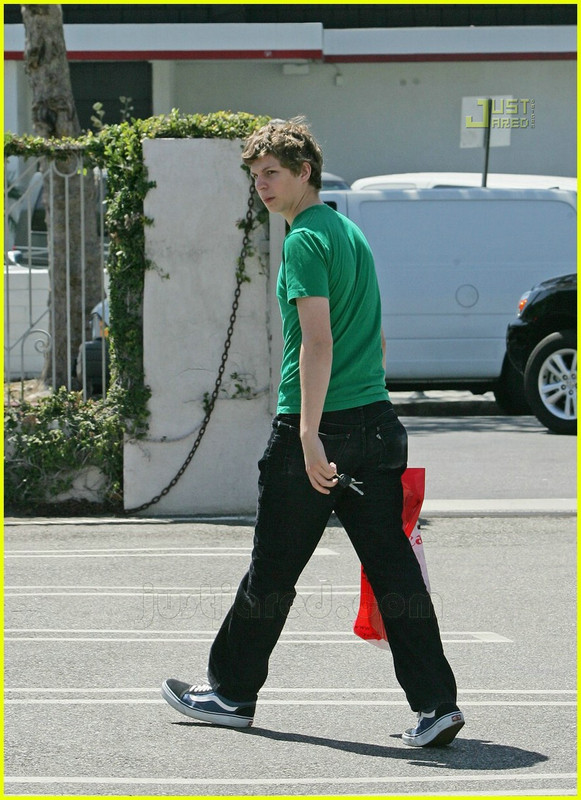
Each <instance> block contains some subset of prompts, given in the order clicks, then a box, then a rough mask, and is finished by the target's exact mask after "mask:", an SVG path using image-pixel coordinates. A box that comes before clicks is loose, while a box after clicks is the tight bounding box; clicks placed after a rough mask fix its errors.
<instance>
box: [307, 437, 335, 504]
mask: <svg viewBox="0 0 581 800" xmlns="http://www.w3.org/2000/svg"><path fill="white" fill-rule="evenodd" d="M301 441H302V445H303V453H304V456H305V469H306V471H307V475H308V476H309V480H310V482H311V486H312V487H313V489H316V490H317V491H318V492H320V493H321V494H329V493H330V490H331V489H332V488H333V486H335V485H336V483H337V478H336V477H335V476H336V475H337V465H336V464H334V463H333V462H331V463H329V462H328V461H327V456H326V455H325V448H324V447H323V443H322V441H321V440H320V438H319V437H318V436H316V435H315V436H311V435H309V436H304V437H302V440H301Z"/></svg>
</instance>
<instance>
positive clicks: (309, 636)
mask: <svg viewBox="0 0 581 800" xmlns="http://www.w3.org/2000/svg"><path fill="white" fill-rule="evenodd" d="M29 633H34V634H35V635H34V636H28V635H24V634H29ZM86 633H92V634H93V635H92V636H83V635H80V634H86ZM104 633H109V634H113V633H115V634H122V633H131V634H132V635H131V636H121V635H109V636H102V635H101V636H100V635H97V634H104ZM7 634H12V635H5V636H4V641H5V642H141V643H143V644H146V643H154V642H183V643H186V644H202V643H209V642H213V641H214V638H215V635H216V632H215V631H214V630H202V631H155V630H151V629H150V628H146V629H139V630H120V631H117V630H114V631H113V630H110V629H104V630H101V629H95V630H87V629H80V630H74V629H70V628H63V629H55V630H54V631H51V630H50V629H43V628H38V629H36V628H33V629H28V628H8V629H7ZM45 634H50V635H45ZM60 634H63V635H60ZM64 634H69V635H68V636H67V635H64ZM71 634H79V635H74V636H73V635H71ZM155 634H158V635H155ZM174 634H179V635H174ZM297 636H298V637H303V638H294V637H297ZM321 636H322V637H325V638H316V637H321ZM441 637H442V642H443V643H444V644H504V643H507V642H509V643H510V642H511V641H512V640H511V639H507V638H506V636H501V635H500V634H496V633H493V632H491V631H450V632H449V633H447V632H442V634H441ZM460 637H461V638H460ZM279 643H280V644H326V645H329V644H356V645H361V644H366V642H364V641H363V639H360V638H359V637H358V636H355V634H353V633H352V632H351V631H283V632H282V634H281V638H280V640H279Z"/></svg>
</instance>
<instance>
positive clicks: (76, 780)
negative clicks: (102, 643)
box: [4, 772, 577, 786]
mask: <svg viewBox="0 0 581 800" xmlns="http://www.w3.org/2000/svg"><path fill="white" fill-rule="evenodd" d="M576 778H577V775H576V773H574V772H556V773H553V774H551V773H550V772H544V773H538V772H536V773H531V774H526V775H520V774H517V775H497V774H496V775H467V774H465V773H462V774H461V775H451V776H449V775H411V776H396V775H389V776H380V777H374V778H373V777H367V776H361V777H357V778H356V777H349V776H346V777H344V778H338V777H336V776H333V777H325V778H321V777H318V778H317V777H311V778H282V777H280V778H195V777H194V776H188V777H187V778H144V777H140V778H116V777H102V778H98V777H77V776H66V775H65V776H63V777H55V776H53V775H49V776H34V777H33V776H30V777H27V776H20V775H6V776H5V777H4V783H13V784H43V783H44V784H58V783H62V784H73V785H88V786H95V785H105V784H110V785H112V786H340V785H342V784H346V783H348V784H364V785H373V784H381V785H383V784H397V783H426V784H432V783H461V784H463V783H466V782H476V783H487V782H490V783H494V782H496V783H499V782H502V781H506V782H508V783H518V782H520V781H531V782H532V783H536V782H538V781H546V780H550V781H556V780H558V781H568V780H576Z"/></svg>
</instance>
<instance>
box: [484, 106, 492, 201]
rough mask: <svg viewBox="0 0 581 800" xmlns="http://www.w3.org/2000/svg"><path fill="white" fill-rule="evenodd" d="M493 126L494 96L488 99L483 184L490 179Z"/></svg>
mask: <svg viewBox="0 0 581 800" xmlns="http://www.w3.org/2000/svg"><path fill="white" fill-rule="evenodd" d="M491 126H492V98H490V97H489V98H488V100H487V101H486V127H485V129H484V171H483V172H482V186H486V181H487V179H488V157H489V155H490V128H491Z"/></svg>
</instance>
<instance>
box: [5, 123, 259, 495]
mask: <svg viewBox="0 0 581 800" xmlns="http://www.w3.org/2000/svg"><path fill="white" fill-rule="evenodd" d="M267 121H268V117H258V116H254V115H252V114H247V113H242V112H240V113H232V112H224V111H219V112H215V113H212V114H192V115H182V114H180V112H179V111H178V110H175V109H174V110H173V111H172V112H171V113H170V114H168V115H162V116H157V117H152V118H150V119H145V120H136V119H131V120H128V121H125V122H122V123H121V124H118V125H107V126H104V127H103V128H102V129H101V130H99V131H98V132H97V133H93V132H91V131H89V132H88V133H86V134H85V135H84V136H82V137H81V138H79V139H58V140H57V139H54V140H51V139H42V138H37V137H33V136H27V135H25V136H15V135H14V134H10V133H7V134H6V135H5V138H4V155H5V157H8V156H20V157H25V158H27V157H34V156H43V157H46V158H49V159H56V160H58V159H59V156H61V157H65V156H67V155H70V154H71V153H73V152H79V151H80V150H82V152H83V154H84V161H85V164H86V166H87V167H89V168H91V167H100V168H102V169H104V170H106V172H107V210H106V225H107V232H108V235H109V239H110V247H109V257H108V261H107V271H108V273H109V314H110V353H111V378H112V380H111V388H110V390H109V392H108V394H107V397H106V398H104V399H103V400H90V401H86V402H83V401H82V400H81V399H80V397H79V396H78V395H76V394H75V393H67V392H65V391H63V390H60V391H59V392H57V393H55V395H53V396H51V397H49V398H46V399H45V400H41V401H40V402H39V404H38V405H37V406H35V407H34V409H33V408H31V407H30V406H28V405H23V406H21V407H20V408H18V409H14V408H12V409H7V410H6V411H5V435H6V436H7V437H9V446H7V459H6V469H5V489H6V490H7V496H6V500H7V502H9V503H10V504H11V505H12V507H14V508H15V509H17V508H19V507H24V506H25V507H27V508H30V507H31V505H34V504H35V503H43V502H46V501H47V500H48V499H49V497H50V496H51V495H54V494H55V493H58V491H62V490H63V489H66V486H65V485H64V484H65V483H66V481H67V480H69V481H70V482H71V483H72V478H70V477H69V478H67V477H66V474H65V471H64V469H61V466H62V465H67V466H68V468H69V473H70V471H71V469H74V467H75V466H79V467H80V466H86V465H87V463H90V464H92V465H95V466H98V467H99V468H101V469H103V471H104V473H105V474H106V476H107V479H108V484H107V487H106V489H105V492H104V495H105V497H106V499H108V500H110V501H112V502H114V501H115V500H117V501H118V500H119V497H120V496H121V495H122V473H123V447H122V442H123V435H124V434H125V433H130V434H131V435H132V436H137V437H139V436H143V435H144V434H145V433H146V431H147V416H148V411H147V401H148V398H149V395H150V392H149V389H148V387H147V386H146V385H145V382H144V372H143V318H142V314H143V286H144V275H145V271H146V270H147V269H149V268H151V266H152V265H151V264H150V263H148V261H147V259H146V256H145V226H146V225H148V224H151V222H152V221H151V220H148V219H147V218H146V217H145V215H144V210H143V202H144V199H145V196H146V194H147V192H148V190H149V189H150V188H151V187H152V186H153V184H152V183H151V182H150V181H149V180H148V177H147V170H146V168H145V165H144V162H143V148H142V142H143V140H144V139H155V138H173V139H182V138H198V139H201V138H204V139H212V138H217V139H231V140H234V139H245V138H246V137H247V136H248V135H249V134H250V133H251V132H252V131H253V130H255V129H256V128H258V127H260V126H261V125H263V124H265V123H266V122H267ZM241 212H242V209H241ZM259 221H260V220H258V219H257V217H256V216H255V217H254V218H252V219H244V220H243V221H242V222H241V223H239V227H241V229H242V230H243V231H244V233H248V234H250V232H251V230H252V229H253V228H254V227H256V225H257V224H258V222H259ZM237 269H239V264H233V270H234V271H235V270H237ZM72 395H74V397H73V396H72ZM44 406H46V408H45V407H44ZM87 415H88V416H87ZM89 417H90V418H91V419H92V422H91V424H89V423H88V421H87V420H88V418H89ZM73 418H74V421H73ZM55 419H67V420H68V422H67V424H66V425H60V426H56V427H55V422H54V420H55ZM51 426H52V427H51ZM67 431H68V433H67ZM72 431H76V437H77V443H80V441H81V439H82V440H83V442H84V439H83V436H84V435H85V434H86V438H87V439H88V442H87V443H84V444H82V446H79V447H77V448H75V447H71V446H70V444H71V443H70V442H69V441H68V440H69V439H70V438H71V436H72V433H71V432H72ZM91 441H93V442H99V443H100V444H102V445H103V446H102V447H96V448H93V452H91V447H90V446H88V447H85V444H88V443H90V442H91ZM7 444H8V442H7ZM31 449H32V451H34V468H31V469H27V470H24V471H23V464H25V463H27V462H26V458H25V454H26V453H28V456H30V453H31ZM29 466H30V465H29ZM25 472H26V475H25ZM55 473H58V474H59V475H60V476H61V478H60V483H59V484H58V486H57V485H56V484H55V482H54V481H53V480H52V479H51V475H54V474H55ZM63 481H64V483H63ZM24 489H25V491H24Z"/></svg>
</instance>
